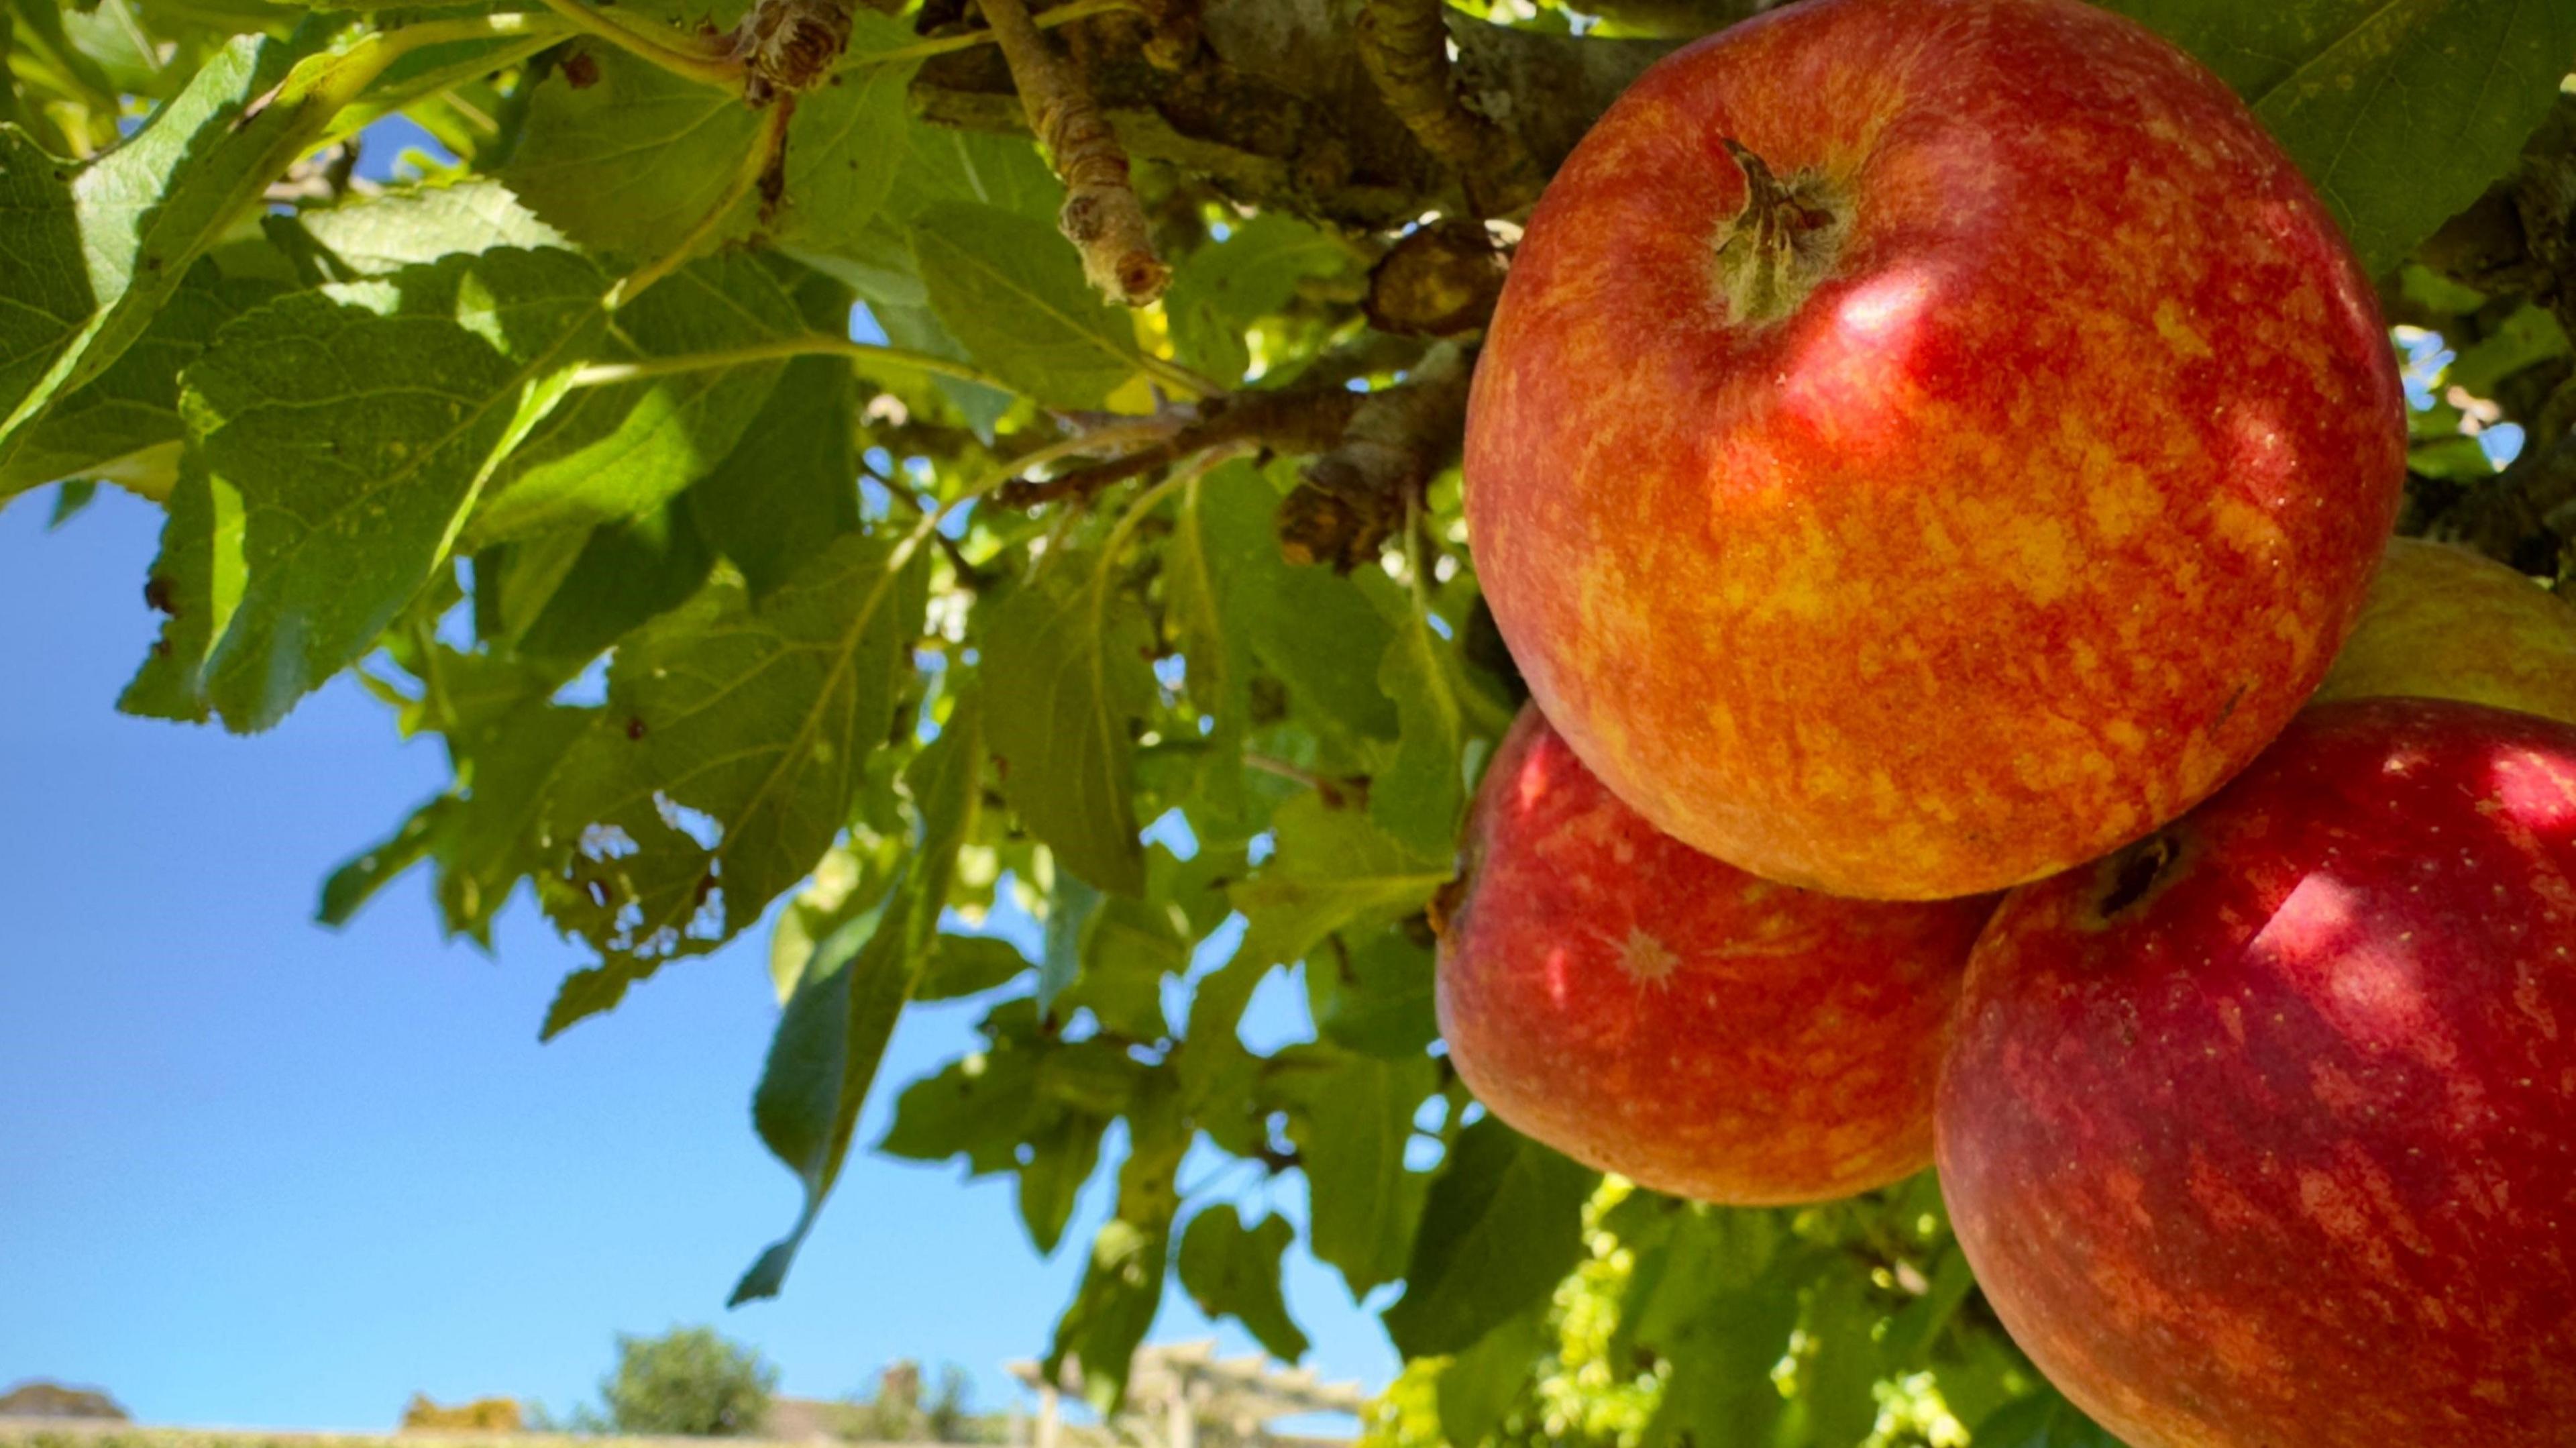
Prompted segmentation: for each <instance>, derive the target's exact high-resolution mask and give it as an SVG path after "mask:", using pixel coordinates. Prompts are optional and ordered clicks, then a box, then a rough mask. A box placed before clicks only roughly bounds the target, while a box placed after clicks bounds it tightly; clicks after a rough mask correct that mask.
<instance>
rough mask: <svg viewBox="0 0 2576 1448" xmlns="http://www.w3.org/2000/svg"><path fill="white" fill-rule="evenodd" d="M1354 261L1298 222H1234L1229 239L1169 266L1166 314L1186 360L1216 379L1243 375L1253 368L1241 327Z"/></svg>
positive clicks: (1270, 218) (1263, 218) (1270, 217)
mask: <svg viewBox="0 0 2576 1448" xmlns="http://www.w3.org/2000/svg"><path fill="white" fill-rule="evenodd" d="M1350 261H1351V253H1350V250H1349V249H1348V248H1347V247H1345V246H1343V245H1342V244H1341V243H1340V242H1338V241H1336V240H1334V239H1333V238H1332V237H1331V236H1330V235H1328V234H1326V233H1325V232H1323V231H1321V230H1318V229H1317V228H1315V227H1313V226H1310V225H1308V224H1307V223H1305V222H1303V221H1299V220H1296V219H1295V218H1293V217H1288V216H1280V215H1275V214H1264V215H1260V216H1256V217H1253V218H1252V219H1250V220H1249V221H1244V222H1240V223H1238V224H1236V225H1235V227H1234V230H1233V233H1232V234H1231V235H1229V236H1227V237H1226V239H1225V240H1223V241H1221V242H1212V243H1210V244H1209V245H1206V246H1203V247H1200V248H1199V249H1198V250H1197V251H1194V252H1192V253H1190V254H1189V256H1187V257H1186V258H1184V259H1183V260H1182V262H1181V264H1180V265H1179V266H1177V267H1175V268H1173V269H1172V285H1171V289H1170V290H1169V291H1167V292H1165V293H1164V294H1163V314H1164V315H1165V316H1166V317H1168V318H1170V320H1171V328H1172V342H1173V344H1174V346H1175V348H1176V349H1177V350H1178V351H1179V353H1180V356H1181V360H1182V361H1183V362H1186V363H1188V364H1189V365H1191V366H1193V367H1196V368H1198V369H1199V370H1200V371H1202V372H1205V373H1207V374H1208V375H1210V376H1212V377H1220V378H1237V377H1241V376H1242V375H1243V374H1244V373H1245V372H1246V371H1247V370H1249V369H1250V368H1251V366H1252V354H1251V353H1250V352H1249V351H1247V350H1245V348H1244V345H1243V331H1244V328H1246V327H1248V326H1250V325H1251V324H1252V323H1253V322H1254V321H1255V320H1256V319H1258V318H1261V317H1266V316H1268V315H1270V314H1271V313H1273V312H1276V311H1278V310H1279V309H1280V308H1282V307H1284V306H1286V305H1288V299H1289V298H1290V297H1293V296H1295V295H1296V294H1297V283H1298V282H1299V281H1301V280H1304V279H1305V278H1307V277H1318V276H1330V275H1331V274H1333V273H1334V272H1337V271H1340V270H1341V269H1342V268H1343V267H1344V266H1346V265H1348V264H1349V262H1350Z"/></svg>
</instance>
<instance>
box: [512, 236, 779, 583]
mask: <svg viewBox="0 0 2576 1448" xmlns="http://www.w3.org/2000/svg"><path fill="white" fill-rule="evenodd" d="M805 330H806V328H805V323H804V318H803V317H802V316H800V315H799V314H798V312H797V309H796V304H795V303H794V302H793V301H792V300H790V299H789V297H788V295H787V292H786V290H785V289H784V288H782V287H781V286H779V284H778V282H777V280H776V278H774V277H773V276H772V275H771V274H770V272H769V269H768V268H767V267H765V266H763V265H762V264H761V263H760V262H759V261H758V260H756V259H754V258H753V257H751V256H748V255H742V254H735V255H729V256H722V257H710V258H708V259H707V260H704V261H700V262H695V263H692V264H691V265H689V266H686V267H683V268H681V269H680V270H679V271H678V272H676V273H674V274H672V276H671V277H670V278H669V279H668V280H667V281H664V282H663V283H662V284H661V285H659V286H657V287H655V288H653V289H652V290H651V291H648V292H646V293H645V294H644V295H643V296H641V297H639V298H637V299H636V300H635V301H633V302H631V303H629V304H627V305H626V306H625V307H623V308H621V309H620V310H619V311H618V313H617V320H616V325H615V326H614V328H613V329H612V333H611V336H610V339H609V340H608V342H607V343H605V344H604V345H603V346H602V347H601V349H600V351H599V355H598V358H597V360H599V361H602V362H612V363H614V362H642V361H648V360H651V359H654V358H667V357H681V356H689V355H692V354H698V355H704V354H710V353H713V354H721V353H725V352H730V351H733V350H736V349H739V348H746V347H755V346H758V345H759V344H761V343H765V342H775V341H779V340H781V339H784V338H788V337H794V336H798V335H800V334H802V333H803V332H804V331H805ZM785 365H786V364H785V363H784V362H781V361H776V360H772V361H764V362H754V363H746V364H742V365H735V366H724V367H706V368H700V369H697V370H693V371H688V372H680V373H675V374H671V375H667V376H661V377H649V378H644V379H640V380H637V381H633V382H621V383H614V384H611V385H609V386H606V387H585V388H581V389H578V390H576V391H575V392H574V393H573V394H572V395H571V396H569V397H567V398H565V399H564V401H563V403H562V405H561V406H558V407H557V408H555V410H554V411H553V412H552V413H551V414H549V415H548V416H547V417H546V419H545V420H544V421H543V422H541V423H539V424H538V425H537V427H536V428H535V429H534V430H533V431H532V432H530V433H529V434H528V437H527V440H526V441H525V442H523V443H521V444H520V445H519V447H518V449H517V451H515V452H514V453H512V454H511V456H510V459H509V462H508V463H507V464H506V465H505V466H504V467H503V469H502V471H501V472H500V474H499V475H498V476H496V477H495V478H494V479H493V481H492V485H491V488H490V493H491V496H490V497H489V498H487V499H486V500H485V502H484V504H483V507H482V510H481V511H480V512H478V513H477V514H476V515H475V517H474V522H473V526H472V530H471V536H472V537H473V538H474V539H475V540H476V541H477V542H492V541H496V540H499V539H504V538H511V537H520V536H525V535H527V534H530V533H536V532H543V531H545V530H548V529H553V528H564V527H575V526H588V525H590V524H594V523H604V522H612V521H616V520H619V519H625V518H637V517H642V516H643V515H645V514H647V513H650V512H652V511H653V510H654V509H656V508H659V507H660V506H662V504H664V503H666V502H668V501H670V500H671V499H672V498H673V497H676V496H677V495H678V494H679V492H680V490H681V489H683V488H686V487H687V486H689V484H691V483H693V482H696V481H697V480H698V479H699V478H702V477H705V476H706V475H707V474H709V473H711V472H713V471H714V470H715V469H716V467H717V465H718V464H719V463H721V462H723V461H724V459H725V456H726V454H728V453H730V452H732V451H733V448H734V444H735V443H736V442H738V441H739V440H740V439H741V438H742V435H743V431H744V428H745V427H746V426H747V425H748V424H749V423H750V422H751V420H752V417H753V415H754V414H755V413H756V412H758V411H759V409H760V406H761V403H762V402H763V401H764V400H766V399H767V397H768V396H769V390H770V388H771V387H773V386H775V385H776V384H777V381H778V375H779V373H780V372H781V371H782V370H783V369H784V367H785Z"/></svg>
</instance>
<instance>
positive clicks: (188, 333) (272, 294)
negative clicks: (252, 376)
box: [0, 261, 286, 498]
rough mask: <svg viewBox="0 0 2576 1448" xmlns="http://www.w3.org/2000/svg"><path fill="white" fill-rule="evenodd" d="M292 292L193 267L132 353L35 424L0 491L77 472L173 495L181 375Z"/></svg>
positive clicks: (0, 471)
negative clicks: (241, 323) (249, 315)
mask: <svg viewBox="0 0 2576 1448" xmlns="http://www.w3.org/2000/svg"><path fill="white" fill-rule="evenodd" d="M285 290H286V288H285V287H284V286H283V285H281V284H280V283H277V282H274V281H268V280H265V279H261V278H235V277H226V276H225V275H223V273H222V272H220V271H218V270H217V269H216V268H215V266H214V264H213V263H211V262H205V261H200V262H199V263H197V264H196V265H195V266H194V267H191V268H189V271H188V276H187V278H186V280H185V281H183V282H182V283H181V284H180V285H179V287H178V289H177V290H175V291H173V292H172V293H171V294H170V296H169V297H168V299H167V300H165V301H164V302H162V304H161V309H160V310H159V311H158V312H155V313H154V314H153V316H152V320H151V322H150V324H149V325H147V326H146V327H145V328H144V329H143V333H142V335H141V336H138V337H136V338H135V339H134V344H133V345H132V346H130V347H128V348H126V350H125V353H124V355H123V356H120V357H118V358H117V359H116V361H115V362H114V363H113V364H111V365H110V366H109V367H108V368H107V370H105V371H103V372H101V373H100V374H99V375H98V377H97V378H96V380H94V381H92V382H91V383H90V384H89V385H88V386H86V387H83V388H81V389H80V390H79V391H77V392H74V393H72V394H70V395H69V396H67V397H65V398H63V399H62V400H61V401H60V402H57V403H55V404H54V407H53V410H52V411H50V412H48V413H47V414H46V415H45V417H44V420H43V421H41V422H39V423H37V424H36V425H35V426H34V427H33V428H31V429H29V431H28V432H27V434H26V438H25V440H24V441H23V442H22V443H20V444H19V447H18V450H17V452H16V453H15V454H14V455H12V456H11V457H10V459H9V463H8V466H7V467H6V468H0V498H5V497H8V496H10V495H11V494H13V493H17V492H20V491H22V490H24V489H27V488H31V487H35V486H36V485H38V484H40V483H45V482H50V481H52V480H54V479H56V478H73V477H80V478H105V479H108V480H109V481H112V482H116V483H120V484H122V485H124V486H125V487H128V488H131V489H133V490H134V491H136V492H140V493H145V494H149V495H152V496H156V497H158V496H163V495H165V494H166V493H167V492H168V491H169V489H170V487H171V486H172V485H173V483H174V481H175V479H176V478H177V475H178V466H179V441H180V439H181V438H182V437H183V436H185V434H186V431H187V429H186V427H185V426H184V425H183V424H182V423H181V421H180V419H179V374H180V372H181V371H183V370H185V369H186V368H187V366H188V365H189V364H190V363H192V362H194V361H196V360H197V356H198V354H199V353H201V352H203V351H205V349H206V344H207V343H208V342H211V341H213V340H214V336H215V333H217V332H218V331H220V330H222V329H223V327H224V325H225V324H226V323H228V322H230V321H232V320H233V319H234V318H236V317H239V316H240V315H242V314H243V313H244V312H247V311H249V310H250V309H251V308H253V307H256V306H259V305H260V304H262V303H264V302H268V301H272V300H274V299H275V298H276V297H277V296H278V295H279V294H280V293H281V292H284V291H285Z"/></svg>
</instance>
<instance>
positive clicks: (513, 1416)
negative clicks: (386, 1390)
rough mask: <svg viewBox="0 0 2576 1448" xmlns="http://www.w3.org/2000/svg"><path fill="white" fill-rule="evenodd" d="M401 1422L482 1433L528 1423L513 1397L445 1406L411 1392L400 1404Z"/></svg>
mask: <svg viewBox="0 0 2576 1448" xmlns="http://www.w3.org/2000/svg"><path fill="white" fill-rule="evenodd" d="M402 1426H403V1428H404V1429H405V1430H406V1431H408V1430H410V1429H414V1428H430V1429H448V1430H454V1429H464V1430H467V1431H471V1432H483V1433H516V1432H519V1431H521V1430H522V1429H524V1428H525V1427H526V1426H527V1422H526V1419H525V1417H524V1416H523V1415H522V1414H521V1413H520V1411H519V1400H518V1399H516V1398H476V1399H475V1400H474V1401H472V1402H470V1403H459V1404H457V1405H456V1406H455V1407H452V1408H450V1407H444V1406H441V1405H440V1404H438V1403H437V1402H435V1401H432V1400H431V1398H430V1396H429V1394H427V1393H414V1394H412V1395H411V1401H410V1402H409V1403H406V1404H404V1405H403V1415H402Z"/></svg>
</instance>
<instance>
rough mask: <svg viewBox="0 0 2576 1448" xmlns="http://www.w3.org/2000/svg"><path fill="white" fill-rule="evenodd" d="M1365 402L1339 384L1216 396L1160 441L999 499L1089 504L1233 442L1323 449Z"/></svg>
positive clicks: (1015, 504)
mask: <svg viewBox="0 0 2576 1448" xmlns="http://www.w3.org/2000/svg"><path fill="white" fill-rule="evenodd" d="M1366 400H1367V399H1366V395H1365V394H1363V393H1357V392H1352V391H1349V390H1347V389H1344V388H1340V387H1324V388H1311V387H1309V388H1297V389H1291V390H1282V391H1278V392H1239V393H1235V394H1233V395H1231V396H1228V397H1220V398H1215V399H1212V400H1210V401H1208V402H1205V403H1202V404H1200V407H1199V415H1198V417H1197V419H1196V420H1195V421H1193V422H1191V423H1189V424H1188V425H1187V426H1184V427H1182V428H1181V429H1179V430H1178V431H1176V432H1174V433H1173V434H1172V435H1171V436H1170V437H1169V438H1167V439H1165V440H1163V441H1161V442H1157V443H1153V444H1151V445H1149V446H1146V447H1142V448H1138V449H1137V450H1136V451H1134V452H1131V453H1128V454H1126V455H1124V456H1121V457H1117V458H1113V459H1111V460H1109V461H1108V462H1104V463H1098V464H1095V465H1093V466H1091V467H1085V468H1075V469H1073V470H1071V471H1069V472H1065V473H1060V474H1058V475H1056V476H1055V477H1052V478H1044V479H1036V478H1022V479H1016V480H1014V481H1012V482H1008V483H1005V484H1003V485H1002V486H1001V487H1000V488H998V489H996V490H994V493H993V501H994V502H996V503H998V504H1000V505H1002V506H1004V507H1009V508H1035V507H1041V506H1043V505H1045V504H1048V503H1054V502H1062V501H1065V500H1068V499H1071V500H1076V501H1080V500H1086V499H1089V498H1090V497H1091V496H1092V495H1093V494H1095V493H1098V492H1099V491H1100V490H1102V489H1103V488H1107V487H1110V486H1112V485H1114V484H1117V483H1122V482H1125V481H1126V480H1127V479H1129V478H1134V477H1142V476H1143V475H1145V474H1146V473H1150V472H1154V471H1156V470H1158V469H1160V468H1163V467H1165V466H1168V465H1169V464H1172V463H1176V462H1179V461H1181V460H1182V459H1184V458H1190V457H1195V456H1197V455H1198V454H1200V453H1203V452H1206V451H1207V450H1209V449H1210V448H1216V447H1224V446H1226V445H1228V444H1232V443H1250V444H1253V445H1255V446H1257V447H1260V448H1263V449H1265V450H1267V451H1271V452H1284V453H1292V454H1304V453H1314V452H1321V451H1323V450H1324V449H1326V448H1328V447H1331V446H1332V445H1333V444H1334V443H1335V442H1336V441H1337V440H1338V439H1339V438H1340V437H1341V436H1342V430H1343V428H1345V427H1346V426H1348V425H1349V423H1350V420H1351V416H1352V414H1354V413H1356V412H1358V411H1359V409H1360V405H1361V403H1363V402H1364V401H1366Z"/></svg>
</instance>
